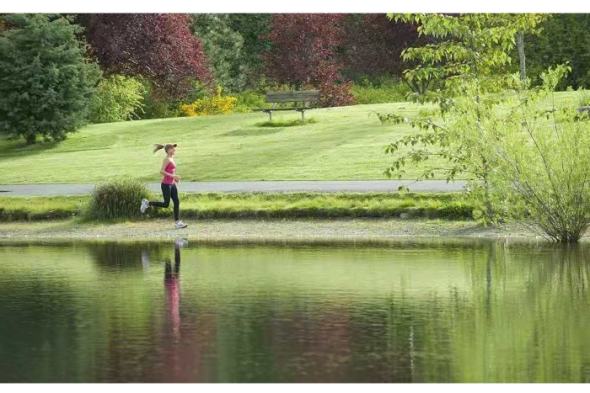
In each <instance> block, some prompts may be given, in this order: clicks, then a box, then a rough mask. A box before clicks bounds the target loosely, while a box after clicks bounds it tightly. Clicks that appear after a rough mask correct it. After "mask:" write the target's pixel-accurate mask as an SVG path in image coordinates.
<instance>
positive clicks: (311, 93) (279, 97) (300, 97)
mask: <svg viewBox="0 0 590 393" xmlns="http://www.w3.org/2000/svg"><path fill="white" fill-rule="evenodd" d="M319 98H320V91H319V90H308V91H277V92H272V93H266V97H265V102H297V101H302V102H305V101H317V100H318V99H319Z"/></svg>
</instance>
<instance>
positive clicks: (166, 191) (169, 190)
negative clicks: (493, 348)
mask: <svg viewBox="0 0 590 393" xmlns="http://www.w3.org/2000/svg"><path fill="white" fill-rule="evenodd" d="M162 195H164V202H150V206H156V207H168V206H170V198H172V202H174V219H175V220H176V221H178V220H180V218H179V216H180V201H179V200H178V189H177V188H176V184H165V183H162Z"/></svg>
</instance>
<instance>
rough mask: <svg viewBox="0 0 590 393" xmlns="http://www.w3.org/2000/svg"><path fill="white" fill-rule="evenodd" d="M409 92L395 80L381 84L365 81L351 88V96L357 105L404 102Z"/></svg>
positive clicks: (407, 88)
mask: <svg viewBox="0 0 590 393" xmlns="http://www.w3.org/2000/svg"><path fill="white" fill-rule="evenodd" d="M410 92H411V91H410V88H409V87H408V85H406V84H405V83H403V82H400V81H396V80H389V81H385V82H381V83H379V82H375V81H366V82H365V83H362V84H358V85H354V87H353V88H352V95H353V96H354V98H355V99H356V101H357V103H358V104H383V103H388V102H400V101H405V100H406V99H407V96H408V94H409V93H410Z"/></svg>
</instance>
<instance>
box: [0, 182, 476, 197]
mask: <svg viewBox="0 0 590 393" xmlns="http://www.w3.org/2000/svg"><path fill="white" fill-rule="evenodd" d="M402 185H403V186H407V187H408V188H409V189H410V191H418V192H451V191H461V190H462V189H463V187H464V186H465V181H463V180H458V181H455V182H452V183H447V182H446V181H444V180H424V181H420V182H416V181H413V180H363V181H238V182H181V183H180V184H179V185H178V191H179V192H181V193H182V192H190V193H206V192H344V191H348V192H387V191H397V189H398V187H399V186H402ZM148 188H149V189H150V190H152V191H155V192H160V183H148ZM93 189H94V184H26V185H2V184H0V196H31V195H84V194H91V193H92V190H93Z"/></svg>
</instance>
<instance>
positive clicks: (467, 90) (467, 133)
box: [386, 14, 538, 220]
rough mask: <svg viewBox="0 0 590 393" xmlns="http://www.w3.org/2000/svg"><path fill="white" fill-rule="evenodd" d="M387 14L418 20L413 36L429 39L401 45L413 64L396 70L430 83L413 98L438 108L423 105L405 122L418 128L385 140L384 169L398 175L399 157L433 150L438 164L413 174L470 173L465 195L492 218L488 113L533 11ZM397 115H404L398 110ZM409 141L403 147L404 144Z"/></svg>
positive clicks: (414, 158)
mask: <svg viewBox="0 0 590 393" xmlns="http://www.w3.org/2000/svg"><path fill="white" fill-rule="evenodd" d="M389 17H390V18H391V19H394V20H401V21H404V22H414V23H417V24H419V27H418V32H419V34H420V35H428V36H431V37H432V38H434V39H435V40H436V41H435V42H433V43H430V44H427V45H424V46H422V47H416V48H409V49H406V50H404V52H403V53H402V56H403V58H404V60H408V61H411V62H412V64H415V67H414V68H411V69H408V70H406V71H405V72H404V76H405V77H406V78H407V79H408V80H410V81H417V82H420V83H423V82H425V83H426V84H430V83H433V84H437V88H436V90H433V89H430V90H428V91H423V92H419V93H418V94H417V96H416V98H417V99H418V100H419V101H421V102H435V103H437V104H438V109H437V110H434V111H424V112H423V113H422V116H420V117H418V118H417V119H414V120H413V122H412V125H413V126H415V127H418V128H419V129H420V130H421V131H422V132H419V133H417V134H412V135H409V136H407V137H404V138H401V139H400V140H398V141H396V142H395V143H392V144H391V145H390V146H389V147H388V148H387V150H386V151H387V152H388V153H391V154H393V155H394V156H395V159H394V161H393V164H392V166H391V167H390V168H389V169H388V170H387V171H386V173H387V174H388V175H390V176H392V175H397V176H399V177H401V176H402V175H403V173H404V170H403V168H404V166H405V165H406V164H410V163H411V164H418V163H422V162H425V161H427V160H428V159H429V158H434V157H440V158H442V159H443V160H444V161H446V164H445V165H443V166H439V165H436V164H434V165H430V166H427V168H426V169H425V171H424V173H423V175H422V176H421V178H429V177H433V176H434V174H435V173H442V174H444V175H445V176H446V178H447V180H452V179H454V178H455V177H456V176H457V175H458V174H467V175H468V176H469V177H472V178H474V179H475V181H474V182H471V183H470V188H471V190H472V194H473V195H475V196H477V200H481V201H483V208H482V217H483V218H484V219H485V220H495V219H497V214H496V212H495V211H494V208H493V203H492V202H493V199H494V198H493V197H494V196H493V195H492V189H491V184H490V177H491V176H492V174H493V173H494V171H495V170H496V168H497V162H496V157H495V156H494V154H493V153H492V152H491V151H490V146H491V143H492V142H493V140H495V139H496V138H498V135H497V133H496V129H497V126H496V124H495V122H496V120H497V119H496V117H495V116H494V108H495V106H496V105H497V104H498V103H500V102H501V98H502V97H501V95H498V94H493V95H490V94H489V93H500V92H501V91H502V89H503V88H504V87H506V86H507V81H508V80H509V78H508V76H509V75H508V68H507V67H508V65H509V64H510V61H511V58H510V53H511V50H512V49H513V48H514V45H515V36H516V34H517V33H518V32H519V31H530V30H532V29H533V28H534V27H535V26H536V25H537V24H538V19H536V18H515V17H514V16H513V15H509V14H461V15H441V14H403V15H399V14H398V15H393V14H392V15H390V16H389ZM396 121H397V122H401V121H404V119H403V118H402V117H400V116H397V117H396ZM408 148H409V149H408Z"/></svg>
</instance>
